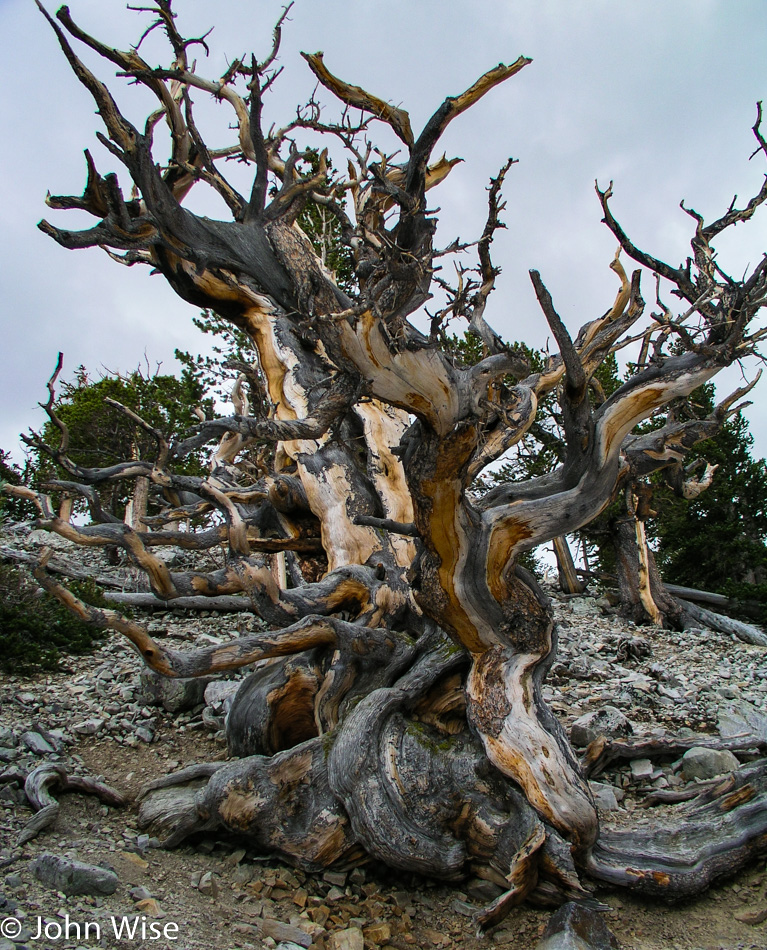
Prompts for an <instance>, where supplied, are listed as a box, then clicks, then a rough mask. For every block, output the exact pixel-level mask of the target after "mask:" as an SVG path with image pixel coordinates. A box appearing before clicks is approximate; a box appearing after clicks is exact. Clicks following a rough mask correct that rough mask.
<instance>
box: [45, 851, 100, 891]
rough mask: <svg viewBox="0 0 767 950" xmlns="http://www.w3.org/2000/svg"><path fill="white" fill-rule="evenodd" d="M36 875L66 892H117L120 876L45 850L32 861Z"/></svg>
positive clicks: (50, 885) (49, 884)
mask: <svg viewBox="0 0 767 950" xmlns="http://www.w3.org/2000/svg"><path fill="white" fill-rule="evenodd" d="M32 871H33V873H34V875H35V877H36V878H37V879H38V881H40V882H41V883H43V884H46V885H47V886H48V887H51V888H53V889H54V890H56V891H62V892H63V893H64V894H67V895H69V896H70V897H71V896H76V895H79V894H114V892H115V891H116V890H117V884H118V877H117V875H116V874H115V872H114V871H110V870H109V869H108V868H101V867H97V866H96V865H95V864H83V863H82V862H81V861H73V860H71V859H70V858H62V857H60V856H59V855H57V854H51V853H50V852H46V853H45V854H41V855H40V857H39V858H37V859H36V860H35V861H34V863H33V864H32Z"/></svg>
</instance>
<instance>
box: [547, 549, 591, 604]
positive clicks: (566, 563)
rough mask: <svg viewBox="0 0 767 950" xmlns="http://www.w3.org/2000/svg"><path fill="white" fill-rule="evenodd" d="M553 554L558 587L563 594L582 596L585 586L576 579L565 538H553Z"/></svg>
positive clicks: (573, 562) (573, 563) (571, 556)
mask: <svg viewBox="0 0 767 950" xmlns="http://www.w3.org/2000/svg"><path fill="white" fill-rule="evenodd" d="M552 544H553V545H554V554H555V555H556V558H557V569H558V571H559V586H560V588H561V590H562V591H563V592H564V593H565V594H582V593H583V592H584V590H585V589H586V584H585V583H584V582H583V581H582V580H581V579H580V578H579V577H578V573H577V571H576V569H575V561H573V555H572V553H571V552H570V545H569V544H568V543H567V538H564V537H559V538H553V539H552Z"/></svg>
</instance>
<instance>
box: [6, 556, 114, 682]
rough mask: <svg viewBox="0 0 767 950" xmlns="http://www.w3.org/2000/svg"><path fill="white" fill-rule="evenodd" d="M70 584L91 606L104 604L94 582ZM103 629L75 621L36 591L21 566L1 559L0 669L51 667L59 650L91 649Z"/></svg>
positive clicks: (56, 663) (78, 652)
mask: <svg viewBox="0 0 767 950" xmlns="http://www.w3.org/2000/svg"><path fill="white" fill-rule="evenodd" d="M68 586H69V589H70V590H71V591H72V593H73V594H75V595H76V596H77V597H79V598H80V599H81V600H83V601H84V602H86V603H88V604H91V605H92V606H94V607H106V606H108V605H107V603H106V601H105V600H104V597H103V595H102V594H101V593H100V591H99V590H98V588H97V586H96V584H95V583H94V582H93V581H82V582H81V581H73V582H72V583H70V584H69V585H68ZM104 637H105V634H104V632H103V631H101V630H99V629H97V628H96V627H94V626H91V625H90V624H87V623H85V622H83V621H82V620H79V619H78V618H77V617H75V616H74V615H73V614H71V613H70V612H69V610H67V608H66V607H64V605H63V604H61V603H59V601H58V600H56V598H55V597H51V596H50V595H49V594H46V593H44V592H43V591H41V590H40V589H39V588H38V587H37V585H36V584H35V583H34V581H33V580H32V579H31V578H30V577H29V575H28V574H27V573H26V572H25V571H24V570H23V569H21V568H18V567H15V566H13V565H10V564H0V670H2V671H4V672H6V673H23V674H27V673H33V672H35V671H36V670H40V669H42V670H55V669H57V668H58V666H59V664H60V662H61V659H62V656H63V655H64V654H74V655H81V654H85V653H92V652H93V650H94V649H96V648H97V647H98V645H99V643H100V641H102V640H103V639H104Z"/></svg>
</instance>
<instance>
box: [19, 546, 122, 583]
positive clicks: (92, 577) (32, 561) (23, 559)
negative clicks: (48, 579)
mask: <svg viewBox="0 0 767 950" xmlns="http://www.w3.org/2000/svg"><path fill="white" fill-rule="evenodd" d="M0 560H2V561H16V562H18V563H19V564H28V565H29V566H30V567H36V566H37V565H38V564H39V562H40V558H39V556H37V555H35V554H29V553H28V552H27V551H19V550H17V549H16V548H9V547H8V546H7V545H5V544H0ZM46 566H47V568H48V570H49V571H51V572H52V573H53V574H61V575H62V576H63V577H71V578H72V579H73V580H76V581H93V582H94V583H96V584H98V585H99V586H101V587H118V588H122V587H124V586H125V581H124V580H120V579H118V578H115V577H107V576H106V575H102V574H99V575H96V574H93V573H92V572H90V571H84V570H82V569H81V568H79V567H74V566H73V565H72V563H71V562H69V561H63V560H61V558H58V557H56V556H55V555H54V556H53V557H52V558H51V559H50V560H49V561H48V562H47V565H46Z"/></svg>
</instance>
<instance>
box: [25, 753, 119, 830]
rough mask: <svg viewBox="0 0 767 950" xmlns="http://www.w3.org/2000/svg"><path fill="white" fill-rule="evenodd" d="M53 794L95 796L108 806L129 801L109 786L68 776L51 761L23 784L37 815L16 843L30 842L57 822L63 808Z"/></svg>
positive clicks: (31, 773)
mask: <svg viewBox="0 0 767 950" xmlns="http://www.w3.org/2000/svg"><path fill="white" fill-rule="evenodd" d="M54 791H57V792H84V793H86V794H89V795H96V796H98V798H100V799H101V801H102V802H105V803H106V804H107V805H124V804H125V801H126V800H125V798H124V796H123V795H121V794H120V793H119V792H117V791H115V790H114V789H113V788H110V787H109V786H108V785H104V784H102V783H101V782H97V781H95V780H94V779H90V778H84V777H82V776H79V775H69V773H68V772H67V770H66V769H65V768H64V766H63V765H58V764H57V763H51V762H49V763H46V764H45V765H39V766H38V767H37V768H36V769H34V770H33V771H32V772H30V773H29V775H28V776H27V778H26V781H25V782H24V792H25V794H26V796H27V798H28V799H29V803H30V805H31V806H32V807H33V808H34V809H35V811H36V812H37V814H36V815H35V816H34V818H32V819H31V820H30V821H28V822H27V824H26V825H25V826H24V829H23V830H22V832H21V834H20V835H19V837H18V840H17V844H18V845H22V844H26V842H27V841H31V840H32V838H34V837H36V836H37V835H38V834H40V832H41V831H43V830H44V829H45V828H48V827H50V825H52V824H53V823H54V822H55V821H56V818H57V817H58V814H59V809H60V805H59V803H58V801H57V800H56V799H55V798H54V796H53V792H54Z"/></svg>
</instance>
